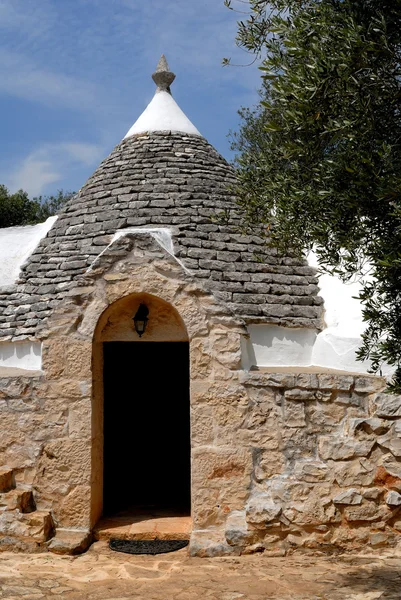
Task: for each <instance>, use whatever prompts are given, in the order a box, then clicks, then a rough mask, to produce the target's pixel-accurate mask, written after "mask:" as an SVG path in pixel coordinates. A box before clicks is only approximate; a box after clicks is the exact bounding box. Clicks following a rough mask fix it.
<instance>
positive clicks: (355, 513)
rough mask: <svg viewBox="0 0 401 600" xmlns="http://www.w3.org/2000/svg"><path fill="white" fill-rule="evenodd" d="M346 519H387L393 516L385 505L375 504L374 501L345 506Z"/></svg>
mask: <svg viewBox="0 0 401 600" xmlns="http://www.w3.org/2000/svg"><path fill="white" fill-rule="evenodd" d="M344 515H345V518H346V519H347V521H350V522H354V521H387V520H388V519H391V517H392V516H393V513H392V511H391V510H390V509H389V508H388V507H387V506H380V505H377V504H376V503H375V502H366V503H364V504H361V505H360V506H356V507H347V508H346V509H345V510H344Z"/></svg>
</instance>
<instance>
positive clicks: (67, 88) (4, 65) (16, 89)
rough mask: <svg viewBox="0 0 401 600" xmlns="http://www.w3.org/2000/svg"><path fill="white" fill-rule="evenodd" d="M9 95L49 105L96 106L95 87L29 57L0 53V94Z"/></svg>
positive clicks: (76, 107)
mask: <svg viewBox="0 0 401 600" xmlns="http://www.w3.org/2000/svg"><path fill="white" fill-rule="evenodd" d="M1 93H3V94H9V95H12V96H16V97H19V98H23V99H25V100H30V101H36V102H40V103H42V104H45V105H47V106H54V105H56V106H57V107H60V106H61V107H68V108H74V109H76V110H88V109H89V108H91V109H92V108H94V107H96V88H95V86H94V85H92V84H90V83H88V82H86V81H80V80H79V79H76V78H74V77H69V76H67V75H63V74H62V73H52V72H51V71H49V70H46V69H45V68H43V67H38V66H37V65H35V64H33V63H32V62H31V61H30V60H29V59H27V58H26V57H24V56H20V55H18V54H13V53H11V52H6V51H3V50H2V51H1V52H0V94H1Z"/></svg>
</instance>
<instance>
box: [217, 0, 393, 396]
mask: <svg viewBox="0 0 401 600" xmlns="http://www.w3.org/2000/svg"><path fill="white" fill-rule="evenodd" d="M226 4H227V5H228V6H229V7H231V8H233V7H232V6H231V2H230V1H229V0H228V1H226ZM249 6H250V14H249V15H248V17H247V19H245V20H243V21H240V22H239V24H238V37H237V41H238V44H239V45H240V46H242V47H243V48H245V49H246V50H247V51H249V52H251V53H254V54H255V56H256V57H257V58H258V59H260V60H261V66H260V69H261V71H262V82H263V83H262V89H261V92H260V93H261V102H260V105H259V106H258V107H256V109H243V110H242V111H241V112H240V114H241V116H242V125H241V128H240V130H239V132H238V133H237V134H236V135H234V137H233V148H234V149H235V150H236V151H237V153H238V154H237V157H236V166H237V168H238V176H239V188H238V190H237V193H238V198H239V200H238V209H239V211H240V214H241V216H242V223H243V227H244V229H249V228H250V229H252V228H254V227H255V225H260V224H262V225H263V227H264V228H265V229H266V230H269V232H270V234H269V235H270V236H271V240H272V243H274V244H275V245H276V246H278V247H279V249H280V250H281V251H283V252H288V251H290V252H296V253H301V252H305V251H308V250H310V249H311V248H312V247H314V248H315V251H316V253H317V256H318V259H319V262H320V265H321V267H322V268H323V269H325V270H328V271H330V272H336V273H338V274H340V275H341V276H342V277H343V278H344V279H347V278H349V277H350V276H351V275H352V274H355V273H366V271H367V270H368V274H369V277H368V278H364V283H363V289H362V291H361V295H360V298H361V300H362V303H363V316H364V320H365V321H366V322H367V329H366V332H365V334H364V336H363V345H362V347H361V349H360V351H359V358H360V359H370V360H371V361H372V369H373V371H375V372H377V371H379V370H380V367H381V365H382V363H383V362H388V363H390V364H393V365H395V367H396V373H395V376H394V379H393V383H392V387H393V389H398V390H400V389H401V0H286V1H285V0H273V1H271V2H266V1H263V0H262V1H261V0H250V3H249ZM272 220H274V226H273V227H272V228H271V224H272Z"/></svg>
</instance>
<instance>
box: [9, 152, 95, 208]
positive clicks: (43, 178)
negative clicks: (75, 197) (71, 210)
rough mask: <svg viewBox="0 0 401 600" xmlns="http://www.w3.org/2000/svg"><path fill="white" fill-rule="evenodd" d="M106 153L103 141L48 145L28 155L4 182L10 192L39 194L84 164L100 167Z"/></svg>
mask: <svg viewBox="0 0 401 600" xmlns="http://www.w3.org/2000/svg"><path fill="white" fill-rule="evenodd" d="M103 154H104V147H103V146H102V145H100V144H99V145H96V144H86V143H80V142H74V143H62V144H58V145H57V144H46V145H44V146H42V147H41V148H38V149H36V150H34V151H33V152H31V153H30V154H29V155H28V156H27V157H25V158H24V159H23V161H22V163H21V164H20V165H18V167H17V168H16V169H15V170H14V171H13V172H12V173H11V174H10V175H9V176H8V178H5V183H6V185H7V187H8V188H9V189H10V190H11V192H15V191H16V190H18V189H23V190H25V191H27V192H28V194H29V195H30V196H38V195H40V194H42V193H43V191H44V190H45V189H46V186H48V185H49V184H50V183H57V182H58V181H61V180H62V179H63V178H64V177H65V173H66V172H67V173H68V172H70V173H72V172H73V171H74V170H75V169H79V168H80V167H82V166H85V167H91V166H97V164H98V162H99V161H100V160H101V158H103ZM3 180H4V178H3Z"/></svg>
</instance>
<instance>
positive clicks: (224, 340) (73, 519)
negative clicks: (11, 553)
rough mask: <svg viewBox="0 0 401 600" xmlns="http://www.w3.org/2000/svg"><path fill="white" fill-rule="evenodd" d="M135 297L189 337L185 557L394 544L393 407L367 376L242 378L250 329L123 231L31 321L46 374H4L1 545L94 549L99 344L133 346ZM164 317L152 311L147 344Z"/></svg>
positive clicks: (399, 478)
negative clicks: (172, 318) (189, 521)
mask: <svg viewBox="0 0 401 600" xmlns="http://www.w3.org/2000/svg"><path fill="white" fill-rule="evenodd" d="M145 297H146V298H148V300H149V298H153V300H152V301H154V303H155V304H154V310H153V309H152V311H153V313H155V312H156V313H157V310H158V309H157V306H158V305H160V306H164V307H167V306H170V307H171V311H172V312H171V314H173V313H174V314H175V315H178V316H179V318H178V316H177V320H176V323H177V327H178V326H179V327H183V328H184V329H182V330H179V329H177V328H175V329H174V328H173V329H174V331H176V334H177V335H184V334H185V335H186V336H187V338H186V339H188V340H189V343H190V356H191V440H192V450H191V452H192V488H191V492H192V517H193V533H192V538H191V544H190V552H191V553H192V554H193V555H211V556H213V555H221V554H227V553H237V554H239V553H243V552H252V551H261V550H264V551H265V552H267V553H271V554H279V555H282V554H285V553H286V552H291V551H293V550H298V549H307V550H310V551H313V552H315V551H321V550H323V551H330V552H331V551H337V550H338V551H343V550H354V549H356V550H357V549H361V548H365V547H366V545H367V544H368V545H370V546H371V547H373V548H376V547H380V546H381V545H388V546H395V545H396V544H397V543H398V539H399V533H398V530H400V531H401V515H400V518H398V512H399V510H400V508H399V506H401V495H400V493H401V469H400V463H399V460H398V459H399V457H400V456H401V442H400V441H399V437H398V436H399V431H400V427H399V424H398V421H399V418H400V417H401V399H400V398H398V397H392V396H387V395H384V394H382V393H380V390H381V389H382V388H383V386H384V382H383V381H382V380H381V379H379V378H375V377H368V376H367V377H362V376H348V375H345V374H344V375H337V374H330V373H317V374H313V373H298V374H296V373H268V372H257V371H255V372H252V371H251V372H245V371H242V370H241V340H242V339H243V337H244V336H245V335H246V329H245V327H244V325H243V324H242V323H241V322H237V321H236V320H235V319H234V318H233V316H232V315H231V314H230V312H229V311H228V310H227V309H225V307H224V305H222V304H221V303H218V302H217V301H216V300H215V299H214V298H213V296H211V295H210V293H208V292H207V291H206V290H204V289H203V288H202V287H201V286H200V284H199V282H194V281H193V280H192V279H191V277H190V276H188V275H187V274H186V273H185V272H184V271H183V270H182V268H181V266H180V264H179V263H178V262H177V261H176V260H175V259H174V258H173V257H172V256H171V255H169V254H168V253H167V252H166V251H165V250H163V249H162V248H161V247H160V246H159V245H158V244H157V242H156V241H155V240H154V239H153V238H151V236H149V237H147V236H144V235H141V236H135V235H134V234H131V235H129V236H127V237H124V238H121V239H120V240H118V241H117V242H116V243H115V244H114V245H113V246H111V247H110V248H109V249H108V250H107V251H105V252H104V253H103V254H102V255H101V256H100V257H99V258H98V259H97V260H96V262H95V263H94V265H93V267H92V268H91V269H90V270H89V271H88V272H87V273H86V274H85V276H83V277H81V278H80V279H79V280H77V281H76V282H75V283H74V287H70V288H68V289H67V290H66V295H65V298H64V300H63V302H62V303H61V304H59V305H58V306H57V309H56V310H55V311H54V312H53V314H52V316H51V317H50V318H49V319H48V320H47V321H46V322H45V323H44V324H43V326H42V327H41V329H40V338H39V341H41V342H42V343H43V374H42V375H41V376H34V377H31V378H27V377H25V376H22V375H21V376H20V377H16V378H8V379H6V378H3V379H0V417H1V427H2V429H1V431H2V434H1V440H0V453H1V454H0V460H1V462H0V466H2V467H3V471H2V472H1V473H0V548H1V547H2V546H3V547H5V548H6V547H7V548H9V547H10V545H11V546H12V547H17V548H25V549H27V548H28V549H32V550H33V549H43V548H46V547H49V548H50V549H54V550H56V551H66V550H68V551H72V552H73V551H78V550H82V549H83V548H84V547H86V545H87V543H89V540H90V537H89V534H90V531H91V529H92V528H93V527H94V525H95V523H96V521H97V519H98V518H99V516H100V513H101V500H102V469H103V463H102V440H103V438H102V435H103V432H102V368H101V354H98V353H97V352H96V347H97V344H100V345H101V341H102V336H101V332H103V331H106V330H107V331H108V332H109V333H108V334H107V335H111V333H110V332H114V333H113V336H115V335H122V336H123V339H128V338H127V337H126V332H125V331H124V328H122V329H123V331H121V327H120V325H119V323H118V319H117V317H116V315H117V313H114V312H113V311H112V307H113V306H114V305H115V306H117V305H119V306H120V307H122V313H121V314H123V313H124V314H125V312H126V316H127V315H128V316H127V323H129V322H130V319H129V318H128V317H129V314H131V311H132V307H133V306H134V305H135V302H136V303H137V302H139V301H141V298H145ZM122 299H123V300H122ZM131 300H132V302H133V304H132V305H131V304H130V303H131ZM158 303H159V304H158ZM110 311H111V312H110ZM124 311H125V312H124ZM168 314H169V312H168V310H167V308H163V310H160V313H159V314H158V315H154V321H153V324H152V327H153V329H152V327H150V329H149V334H151V335H152V336H154V339H157V340H161V339H163V330H164V328H165V324H166V319H167V315H168ZM112 315H114V317H112V318H111V316H112ZM109 316H110V319H109ZM124 318H125V317H124ZM151 318H152V317H151ZM113 319H114V321H113ZM107 323H108V324H109V325H108V326H107V327H106V329H104V327H105V326H106V325H105V324H107ZM127 326H128V325H127ZM99 327H100V329H99ZM131 327H132V325H131ZM173 329H168V328H166V331H169V335H173V336H174V335H176V334H174V331H173ZM179 331H181V333H178V332H179ZM116 332H117V333H116ZM130 335H131V334H130ZM132 335H134V334H132ZM99 336H100V337H99ZM134 338H135V339H136V337H135V335H134ZM113 339H116V338H115V337H113ZM180 339H181V338H180ZM165 341H167V340H165ZM155 418H157V415H155ZM136 458H137V457H135V459H136ZM2 476H3V480H4V481H5V483H4V484H3V487H1V481H2ZM7 478H8V479H7ZM22 492H24V493H25V495H24V494H23V493H22ZM26 493H27V494H28V495H26ZM24 498H25V500H24ZM32 519H33V520H32ZM35 528H36V529H35ZM66 532H67V533H66ZM54 533H56V535H55V537H52V536H53V534H54ZM67 534H68V535H67ZM65 535H67V538H66V539H67V542H66V541H65V539H64V538H63V536H65ZM35 536H36V537H35ZM68 536H69V537H68ZM71 536H75V538H74V540H75V541H74V543H72V542H71V539H72V538H71ZM63 540H64V541H63Z"/></svg>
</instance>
